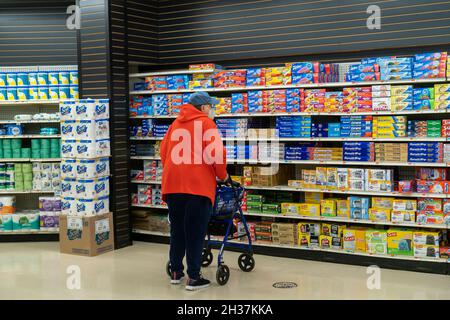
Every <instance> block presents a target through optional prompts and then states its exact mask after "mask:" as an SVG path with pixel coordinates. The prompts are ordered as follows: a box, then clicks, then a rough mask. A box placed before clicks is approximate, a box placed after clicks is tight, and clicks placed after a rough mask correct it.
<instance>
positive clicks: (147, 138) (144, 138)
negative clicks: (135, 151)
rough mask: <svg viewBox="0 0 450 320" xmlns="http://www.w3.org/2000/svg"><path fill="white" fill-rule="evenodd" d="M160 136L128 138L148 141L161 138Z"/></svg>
mask: <svg viewBox="0 0 450 320" xmlns="http://www.w3.org/2000/svg"><path fill="white" fill-rule="evenodd" d="M162 139H164V138H162V137H130V140H149V141H158V140H162Z"/></svg>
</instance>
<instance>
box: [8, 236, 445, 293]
mask: <svg viewBox="0 0 450 320" xmlns="http://www.w3.org/2000/svg"><path fill="white" fill-rule="evenodd" d="M58 250H59V248H58V243H56V242H51V243H50V242H49V243H2V244H0V299H408V300H410V299H450V276H442V275H432V274H425V273H414V272H405V271H393V270H382V272H381V288H380V289H379V290H369V289H367V285H366V282H367V278H368V275H367V274H366V268H365V267H358V266H349V265H340V264H332V263H325V262H314V261H303V260H296V259H285V258H277V257H268V256H260V255H256V256H255V260H256V268H255V270H254V271H253V272H251V273H243V272H241V271H240V270H239V268H238V266H237V257H238V254H236V253H232V252H227V253H226V260H225V261H227V264H228V266H229V267H230V269H231V277H230V281H229V283H228V284H227V285H226V286H224V287H220V286H218V285H217V284H216V283H215V281H214V282H213V286H212V287H211V288H208V289H205V290H202V291H199V292H187V291H186V290H184V286H173V285H170V284H169V281H168V278H167V277H166V274H165V264H166V259H167V251H168V246H167V245H161V244H152V243H143V242H135V243H134V245H133V246H132V247H129V248H125V249H122V250H118V251H115V252H112V253H107V254H104V255H102V256H99V257H96V258H86V257H78V256H72V255H63V254H60V253H59V252H58ZM70 266H76V267H75V268H78V267H79V270H80V284H81V288H80V289H79V290H77V289H69V288H68V286H67V282H69V284H70V283H72V284H73V283H74V282H73V281H71V280H73V279H74V276H73V275H72V276H71V274H68V273H67V272H68V268H69V267H70ZM215 270H216V269H215V263H213V264H212V265H211V266H210V267H209V268H207V269H205V270H204V275H205V277H207V278H209V279H210V280H214V279H215ZM69 271H70V269H69ZM278 281H292V282H295V283H297V284H298V287H297V288H293V289H275V288H273V287H272V284H273V283H274V282H278Z"/></svg>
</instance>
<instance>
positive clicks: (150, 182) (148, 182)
mask: <svg viewBox="0 0 450 320" xmlns="http://www.w3.org/2000/svg"><path fill="white" fill-rule="evenodd" d="M131 183H138V184H161V181H139V180H131Z"/></svg>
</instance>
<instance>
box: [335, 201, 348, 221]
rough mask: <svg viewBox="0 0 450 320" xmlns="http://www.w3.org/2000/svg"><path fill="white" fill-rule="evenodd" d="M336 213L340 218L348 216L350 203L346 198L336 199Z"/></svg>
mask: <svg viewBox="0 0 450 320" xmlns="http://www.w3.org/2000/svg"><path fill="white" fill-rule="evenodd" d="M336 215H337V216H338V217H340V218H350V203H349V201H348V200H337V201H336Z"/></svg>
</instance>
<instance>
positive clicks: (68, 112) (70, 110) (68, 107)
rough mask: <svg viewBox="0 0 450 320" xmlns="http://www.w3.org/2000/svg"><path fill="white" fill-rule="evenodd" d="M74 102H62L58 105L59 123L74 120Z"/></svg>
mask: <svg viewBox="0 0 450 320" xmlns="http://www.w3.org/2000/svg"><path fill="white" fill-rule="evenodd" d="M75 107H76V102H75V101H64V102H61V103H60V104H59V112H60V113H61V121H63V120H74V119H75V114H76V113H75Z"/></svg>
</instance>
